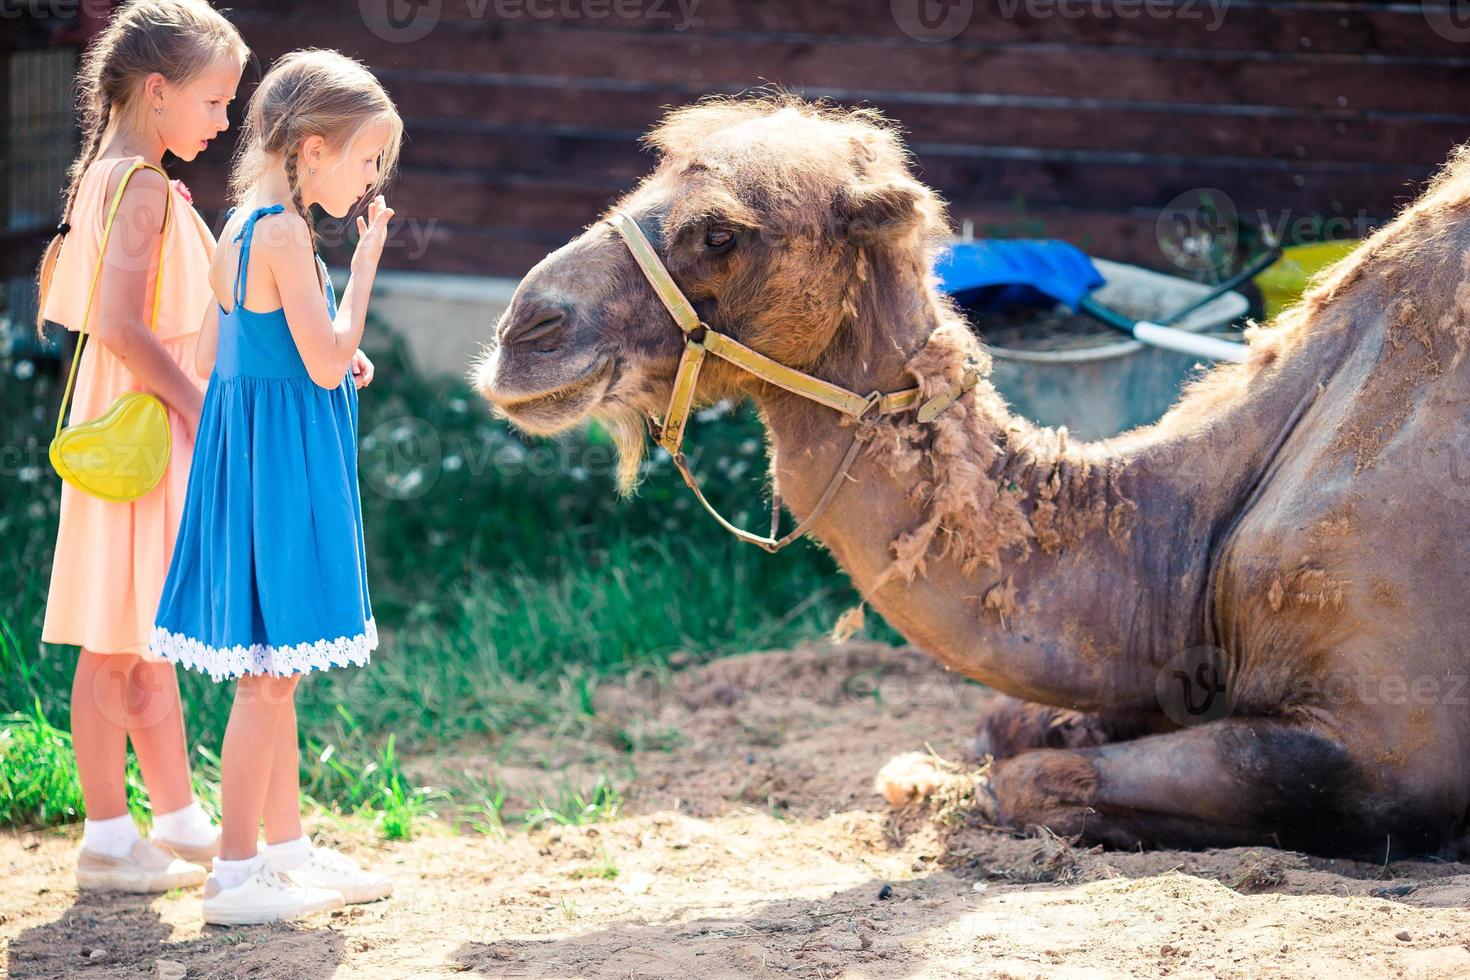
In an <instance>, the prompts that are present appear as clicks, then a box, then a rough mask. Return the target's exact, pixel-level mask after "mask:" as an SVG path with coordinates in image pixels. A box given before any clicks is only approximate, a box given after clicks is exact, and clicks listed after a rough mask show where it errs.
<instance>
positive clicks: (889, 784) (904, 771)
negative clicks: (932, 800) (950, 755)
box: [873, 752, 954, 806]
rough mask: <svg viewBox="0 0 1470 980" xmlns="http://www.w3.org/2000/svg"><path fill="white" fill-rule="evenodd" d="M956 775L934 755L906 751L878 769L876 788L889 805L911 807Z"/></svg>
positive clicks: (874, 782) (935, 791)
mask: <svg viewBox="0 0 1470 980" xmlns="http://www.w3.org/2000/svg"><path fill="white" fill-rule="evenodd" d="M953 778H954V776H953V774H951V773H949V772H946V771H945V770H944V769H943V768H941V767H940V766H939V765H938V764H937V763H936V762H935V761H934V757H933V756H930V755H926V754H925V753H923V752H905V753H904V754H903V755H896V756H894V757H893V758H892V759H889V760H888V762H887V763H886V764H885V765H884V766H883V768H882V769H879V770H878V775H877V776H876V777H875V778H874V780H873V788H874V789H875V790H877V791H878V792H879V793H881V794H883V798H884V799H885V800H887V801H888V805H889V806H908V805H909V804H910V803H922V802H924V801H925V800H927V799H928V798H929V797H931V796H933V795H935V794H936V793H937V792H938V791H939V789H940V787H942V786H944V785H945V783H946V782H948V781H949V780H951V779H953Z"/></svg>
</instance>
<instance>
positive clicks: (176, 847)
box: [148, 834, 219, 868]
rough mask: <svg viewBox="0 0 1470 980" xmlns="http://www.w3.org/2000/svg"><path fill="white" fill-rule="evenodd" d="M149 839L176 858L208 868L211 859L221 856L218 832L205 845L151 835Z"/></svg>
mask: <svg viewBox="0 0 1470 980" xmlns="http://www.w3.org/2000/svg"><path fill="white" fill-rule="evenodd" d="M148 840H149V841H150V842H152V843H153V844H156V845H157V846H158V847H160V848H162V849H163V850H165V851H167V852H168V853H170V854H172V855H173V856H174V857H176V858H181V859H182V860H185V861H189V862H192V863H194V864H200V865H203V866H204V867H206V868H208V867H209V863H210V862H211V861H213V860H214V859H215V858H217V857H219V835H218V834H215V836H214V840H213V841H212V842H210V843H208V844H205V845H204V846H203V847H200V846H197V845H194V844H181V843H178V842H176V841H171V840H164V839H163V838H162V837H149V838H148Z"/></svg>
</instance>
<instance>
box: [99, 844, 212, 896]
mask: <svg viewBox="0 0 1470 980" xmlns="http://www.w3.org/2000/svg"><path fill="white" fill-rule="evenodd" d="M206 874H207V872H206V871H205V870H204V869H203V868H202V867H200V866H199V865H197V864H190V863H189V862H188V861H183V860H180V859H179V858H176V857H174V856H173V855H172V854H170V853H168V852H167V851H165V850H163V849H162V848H160V847H157V846H156V845H154V844H152V843H151V842H149V841H146V840H138V841H136V842H135V843H134V844H133V849H132V850H131V851H129V852H128V853H127V854H126V855H125V856H123V857H120V858H117V857H110V856H108V855H106V854H98V853H97V852H96V851H88V850H86V849H83V851H82V856H81V857H80V858H78V859H77V887H78V888H79V889H81V890H82V891H84V892H100V891H112V892H141V893H152V892H166V891H169V890H170V889H173V888H193V887H194V886H196V885H202V884H204V877H205V875H206Z"/></svg>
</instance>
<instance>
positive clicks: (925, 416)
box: [914, 367, 980, 423]
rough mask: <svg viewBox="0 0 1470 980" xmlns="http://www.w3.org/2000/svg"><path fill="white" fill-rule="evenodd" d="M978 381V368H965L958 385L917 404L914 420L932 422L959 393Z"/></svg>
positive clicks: (955, 399) (956, 398)
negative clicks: (917, 408)
mask: <svg viewBox="0 0 1470 980" xmlns="http://www.w3.org/2000/svg"><path fill="white" fill-rule="evenodd" d="M979 383H980V370H979V369H978V368H973V367H969V368H966V369H965V373H964V374H963V375H961V376H960V383H959V385H958V386H956V387H954V388H951V389H950V390H949V391H944V392H940V393H939V394H937V395H935V396H934V397H933V398H931V399H929V400H928V401H926V402H925V403H924V404H922V405H920V406H919V410H918V412H917V413H915V415H914V418H915V420H916V421H918V422H920V423H925V422H933V421H934V420H935V419H936V418H938V416H939V413H940V412H942V411H944V410H945V409H946V408H949V406H951V405H953V404H954V403H955V402H956V401H958V400H959V397H960V396H961V395H963V394H964V393H965V392H967V391H969V390H970V389H971V388H973V387H975V385H977V384H979Z"/></svg>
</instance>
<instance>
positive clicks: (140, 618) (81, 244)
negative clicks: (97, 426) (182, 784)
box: [41, 157, 215, 660]
mask: <svg viewBox="0 0 1470 980" xmlns="http://www.w3.org/2000/svg"><path fill="white" fill-rule="evenodd" d="M141 159H142V158H141V157H114V158H112V159H107V160H96V161H93V163H92V164H91V165H90V166H89V167H88V168H87V170H86V172H85V173H84V174H82V176H81V178H80V184H79V186H78V187H77V196H76V201H75V202H74V204H73V206H72V216H71V231H70V232H68V233H67V236H66V238H65V239H63V242H62V246H61V252H60V254H59V255H58V257H57V260H56V266H55V270H54V272H53V274H52V279H51V289H50V292H49V293H48V294H47V297H46V306H45V309H44V310H43V311H42V313H43V315H44V316H45V317H46V319H48V320H50V321H52V322H54V323H59V324H61V325H62V326H64V327H66V328H67V329H68V330H72V331H77V330H79V329H80V328H81V324H80V323H79V322H78V321H79V320H80V319H81V318H82V315H83V313H84V311H85V309H86V303H87V290H88V288H89V287H90V286H91V281H92V274H93V272H94V270H95V267H96V262H97V253H98V250H99V248H100V247H101V243H102V229H103V226H104V224H105V223H106V220H107V209H108V207H109V206H110V205H111V203H112V199H111V197H110V195H109V194H108V183H109V182H110V180H111V177H112V175H113V174H114V173H116V172H118V171H119V170H120V169H121V168H122V167H123V164H125V163H130V162H132V161H133V160H141ZM114 192H115V189H114ZM169 193H170V194H171V195H172V199H171V202H170V205H169V207H170V210H171V213H170V217H169V224H168V230H167V232H166V235H165V240H164V242H163V248H162V250H161V252H160V253H159V254H155V255H154V256H153V258H152V259H151V260H150V263H149V269H148V279H149V283H150V285H149V287H148V296H147V305H146V306H145V310H147V311H150V312H151V310H152V304H153V293H154V286H153V285H152V284H153V283H155V282H156V281H157V271H158V263H159V262H160V261H162V262H164V263H166V265H165V267H164V276H163V297H162V299H161V300H160V302H159V309H158V325H157V336H158V339H159V340H160V341H161V342H162V343H163V347H164V350H166V351H168V353H169V354H170V356H172V357H173V359H174V361H175V362H176V363H177V364H178V365H179V367H180V368H181V369H182V370H183V372H184V375H185V377H187V378H188V379H189V380H190V381H192V382H193V383H194V386H195V387H197V388H198V389H199V390H200V391H201V392H202V391H204V389H205V387H206V383H207V379H205V378H201V377H199V376H198V374H196V373H195V370H194V348H195V346H196V345H197V343H198V341H199V330H200V327H201V326H202V325H203V320H204V314H205V312H206V311H207V310H209V309H210V305H209V304H210V303H211V302H212V300H213V293H212V291H211V290H210V286H209V261H210V256H211V255H212V254H213V251H214V244H215V243H214V235H213V234H211V233H210V230H209V226H208V225H206V224H205V223H204V219H203V218H201V217H200V216H199V213H198V212H197V211H195V210H194V206H193V205H192V204H191V203H190V202H189V200H188V198H187V197H186V196H185V195H184V193H183V192H182V191H181V190H180V189H179V186H178V184H177V182H170V185H169ZM112 233H113V235H119V234H127V233H128V229H125V228H124V227H123V222H122V220H121V219H119V220H118V222H117V223H116V224H115V225H114V226H113V230H112ZM104 301H105V297H104V296H103V295H102V294H101V291H100V286H99V292H98V295H97V297H96V299H94V300H93V303H92V315H91V320H90V321H89V322H88V324H87V340H86V346H85V347H84V348H83V350H82V363H81V365H80V366H78V368H77V379H76V386H75V388H74V389H73V391H72V402H71V409H70V417H69V418H68V419H67V423H68V424H70V423H72V422H82V421H86V420H89V419H94V418H96V417H97V416H99V415H101V414H102V413H103V412H105V411H107V409H109V408H111V407H112V403H113V402H114V401H116V400H117V398H118V396H119V395H122V394H123V393H124V392H128V391H147V390H148V389H147V388H146V387H145V386H144V385H143V383H142V382H141V381H139V380H138V378H136V377H134V376H133V374H132V372H130V371H129V370H128V369H127V368H126V367H125V366H123V362H122V361H120V360H119V359H118V358H117V356H116V355H114V354H113V353H112V352H111V351H109V350H108V349H107V348H106V347H104V346H103V345H102V344H100V343H98V342H97V340H96V338H95V337H94V336H93V333H92V331H93V330H94V329H96V323H97V310H98V308H99V307H100V306H101V304H102V303H103V302H104ZM145 316H146V313H145ZM165 404H166V403H165ZM167 413H168V423H169V429H170V434H171V446H170V449H169V458H168V469H167V470H166V471H165V473H164V476H163V479H162V480H160V481H159V482H158V485H157V486H155V487H154V488H153V489H152V490H150V491H149V492H148V493H146V494H144V495H143V496H142V497H139V498H138V499H137V500H132V501H128V502H126V503H115V502H112V501H107V500H101V499H98V498H97V497H93V496H91V495H90V494H87V493H83V492H82V491H80V490H78V489H76V488H75V487H73V486H72V485H71V484H69V483H62V485H61V520H60V525H59V526H58V528H57V531H56V557H55V561H54V564H53V565H52V568H51V585H50V590H49V593H48V596H47V599H46V620H45V623H44V625H43V626H42V629H41V639H42V641H43V642H45V643H63V644H74V645H79V646H83V647H86V648H87V649H88V650H91V651H92V652H94V653H130V654H137V655H139V656H142V657H144V658H146V659H149V660H158V659H159V658H158V657H157V656H155V655H153V654H151V653H149V652H148V637H149V635H150V634H151V633H152V631H153V617H154V614H155V613H156V612H157V611H158V599H159V596H160V594H161V593H162V592H163V582H164V578H165V577H166V576H167V574H168V564H169V559H170V558H171V557H172V555H173V550H174V538H175V535H176V534H177V532H178V528H179V518H180V517H181V516H182V514H183V512H184V492H185V488H186V487H187V485H188V482H189V462H190V459H191V457H192V456H193V453H194V443H193V441H192V440H191V439H190V438H189V436H188V433H187V430H186V429H185V428H184V424H183V420H182V419H181V417H180V416H179V415H178V413H176V412H175V411H174V410H173V408H172V407H168V409H167Z"/></svg>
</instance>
